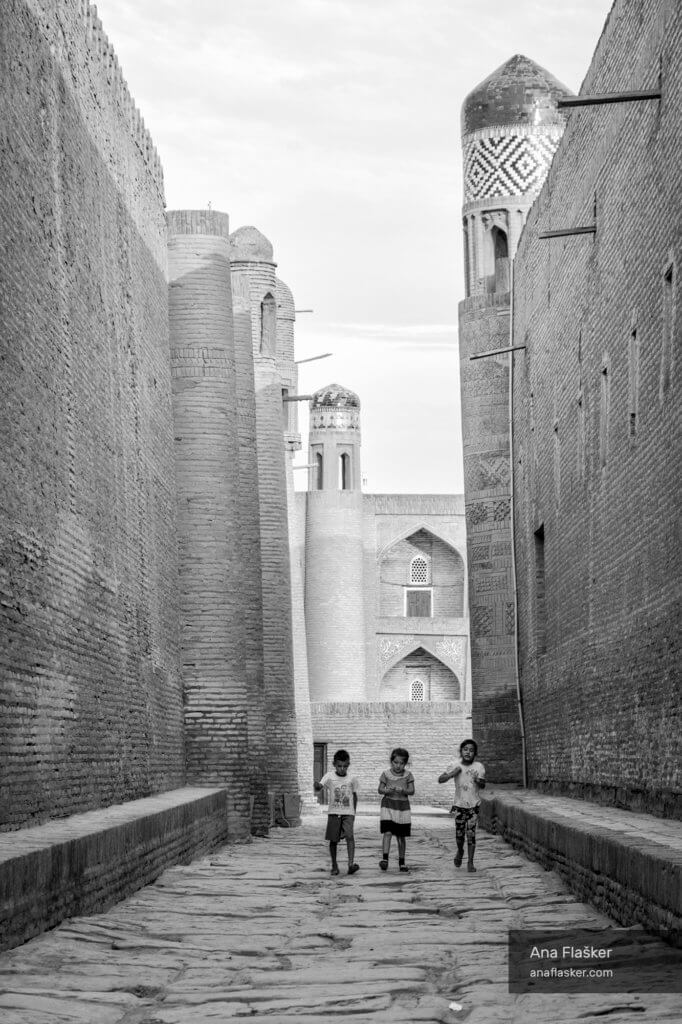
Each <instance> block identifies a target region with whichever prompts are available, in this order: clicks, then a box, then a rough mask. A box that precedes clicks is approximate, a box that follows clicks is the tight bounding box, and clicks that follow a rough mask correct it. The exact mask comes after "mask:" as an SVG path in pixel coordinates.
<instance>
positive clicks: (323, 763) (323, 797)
mask: <svg viewBox="0 0 682 1024" xmlns="http://www.w3.org/2000/svg"><path fill="white" fill-rule="evenodd" d="M326 772H327V744H326V743H313V780H314V781H315V782H319V781H320V779H321V778H322V776H323V775H325V774H326ZM317 801H318V803H321V804H326V802H327V793H326V791H325V790H322V792H321V793H318V794H317Z"/></svg>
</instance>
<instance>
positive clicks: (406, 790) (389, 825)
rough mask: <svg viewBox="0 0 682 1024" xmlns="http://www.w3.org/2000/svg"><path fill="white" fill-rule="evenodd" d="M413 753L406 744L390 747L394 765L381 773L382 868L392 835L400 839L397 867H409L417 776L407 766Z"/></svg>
mask: <svg viewBox="0 0 682 1024" xmlns="http://www.w3.org/2000/svg"><path fill="white" fill-rule="evenodd" d="M409 760H410V755H409V754H408V752H407V751H406V750H405V748H404V747H396V748H395V750H393V751H391V767H390V768H389V770H388V771H387V772H382V773H381V778H380V779H379V792H380V793H381V796H382V800H381V811H380V815H379V817H380V824H379V829H380V831H381V835H382V840H381V860H380V861H379V867H380V868H381V870H382V871H386V870H387V868H388V855H389V853H390V850H391V836H395V837H396V840H397V842H398V867H399V868H400V870H401V871H409V870H410V869H409V868H408V866H407V864H406V863H405V839H406V837H407V836H409V835H410V829H411V821H412V818H411V815H410V800H409V798H410V797H411V796H412V795H413V794H414V776H413V775H412V772H408V771H407V770H406V766H407V762H408V761H409Z"/></svg>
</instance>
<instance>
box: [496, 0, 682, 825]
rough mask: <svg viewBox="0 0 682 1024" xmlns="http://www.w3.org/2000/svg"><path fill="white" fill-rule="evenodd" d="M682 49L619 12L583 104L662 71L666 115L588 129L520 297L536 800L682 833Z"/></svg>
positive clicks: (560, 160) (654, 108)
mask: <svg viewBox="0 0 682 1024" xmlns="http://www.w3.org/2000/svg"><path fill="white" fill-rule="evenodd" d="M681 46H682V11H680V8H679V5H678V4H676V3H674V2H673V0H651V2H650V3H648V4H646V5H645V7H644V6H643V5H642V4H640V3H626V2H622V0H618V2H616V4H615V5H614V8H613V10H612V12H611V15H610V18H609V20H608V22H607V25H606V27H605V30H604V33H603V35H602V37H601V39H600V41H599V45H598V47H597V50H596V52H595V56H594V59H593V62H592V65H591V68H590V70H589V72H588V75H587V77H586V79H585V82H584V85H583V92H584V93H586V94H598V93H608V92H619V91H622V90H626V89H628V90H631V89H653V88H655V87H656V86H657V85H658V81H659V71H660V72H661V74H662V82H663V99H662V101H661V102H658V101H654V102H651V101H648V102H637V103H624V104H619V105H617V106H616V105H613V106H601V107H587V108H579V109H578V110H577V111H575V112H573V113H571V115H570V118H569V122H568V126H567V129H566V133H565V135H564V139H563V142H562V143H561V144H560V146H559V149H558V151H557V156H556V158H555V161H554V164H553V166H552V169H551V171H550V175H549V178H548V181H547V184H546V186H545V188H544V189H543V191H542V193H541V194H540V197H539V199H538V201H537V203H536V205H535V207H534V208H533V210H532V212H531V215H530V217H529V219H528V222H527V225H526V229H525V232H524V235H523V237H522V240H521V244H520V247H519V251H518V254H517V257H516V261H515V292H514V308H515V322H514V331H515V335H514V343H515V344H526V345H527V349H526V351H525V353H523V354H519V355H517V356H516V357H515V361H514V362H515V369H514V410H515V414H514V465H515V493H516V532H517V553H518V557H517V561H518V566H519V573H518V590H519V629H520V663H521V664H520V667H521V680H522V686H523V692H524V704H525V708H526V728H527V734H528V763H529V776H530V781H531V783H532V784H533V785H535V786H537V787H539V788H541V789H546V790H550V791H558V792H563V793H569V794H575V795H580V796H588V797H591V798H594V799H596V800H601V801H605V802H608V803H616V804H618V805H622V806H627V807H632V808H635V809H644V810H648V811H652V812H654V813H658V814H663V815H673V814H675V815H679V814H680V668H679V666H680V655H681V651H680V646H681V645H680V621H681V620H680V610H681V609H680V596H681V593H680V592H681V585H682V584H681V581H682V546H681V545H680V535H679V524H680V521H681V517H680V513H681V511H682V506H681V504H680V488H679V479H680V473H681V471H682V413H681V410H682V403H681V402H680V393H681V389H682V362H681V361H680V359H679V357H678V353H679V339H680V323H681V321H680V287H679V281H680V271H681V269H682V267H681V261H682V251H681V249H680V238H681V237H682V212H681V211H682V207H681V206H680V201H679V188H680V178H681V176H682V165H681V164H680V160H679V153H680V144H681V141H682V120H681V118H680V105H681V99H682V96H681V92H682V70H681V67H680V61H679V53H680V48H681ZM595 201H596V226H597V231H596V235H594V236H591V235H583V236H578V237H572V238H566V239H557V240H551V241H549V240H542V239H539V238H538V232H539V231H541V230H543V229H548V228H550V227H551V228H558V227H562V226H564V225H565V226H573V225H580V224H590V223H593V222H594V220H595ZM670 268H672V270H671V271H670V278H671V279H670V280H667V275H668V273H669V270H670ZM540 527H542V528H543V530H544V541H541V540H540V537H539V535H538V531H539V530H540ZM542 561H543V564H544V570H543V569H542V567H541V563H542ZM538 576H539V577H540V579H538V578H537V577H538ZM543 587H544V599H543V597H542V590H543Z"/></svg>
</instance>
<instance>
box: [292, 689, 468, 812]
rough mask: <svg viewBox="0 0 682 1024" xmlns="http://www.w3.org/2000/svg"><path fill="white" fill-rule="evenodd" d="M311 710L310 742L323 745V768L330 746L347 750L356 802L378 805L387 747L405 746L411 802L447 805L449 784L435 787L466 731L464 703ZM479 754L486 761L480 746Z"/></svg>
mask: <svg viewBox="0 0 682 1024" xmlns="http://www.w3.org/2000/svg"><path fill="white" fill-rule="evenodd" d="M311 710H312V719H313V737H314V740H315V742H316V743H326V744H327V758H328V765H329V768H331V767H332V758H333V756H334V753H335V752H336V750H338V749H345V750H347V751H348V753H349V754H350V758H351V771H352V772H353V774H355V775H357V776H358V780H359V783H360V800H362V801H365V802H368V803H379V801H380V800H381V797H380V796H379V794H378V792H377V787H378V785H379V776H380V775H381V773H382V771H384V770H385V769H386V768H388V767H389V764H390V761H389V758H390V755H391V750H393V748H394V747H406V748H407V749H408V751H409V753H410V770H411V771H412V773H413V775H414V777H415V795H414V798H413V803H415V804H431V805H432V806H435V807H449V806H450V804H451V803H452V797H453V788H452V783H450V784H449V785H448V784H444V785H440V784H439V782H438V776H439V775H440V773H441V772H442V771H443V770H444V769H445V768H446V767H447V765H448V764H450V763H451V762H452V760H453V759H454V757H455V755H456V753H457V751H458V750H459V744H460V743H461V742H462V740H463V739H465V738H467V737H468V736H470V735H471V722H470V715H471V707H470V705H469V703H468V701H441V702H433V703H427V704H419V703H411V702H403V703H399V702H395V703H394V702H367V703H360V702H358V703H344V702H334V703H313V704H312V705H311ZM480 756H481V760H482V761H483V763H484V764H487V757H486V751H485V750H484V749H483V748H482V747H481V750H480ZM377 831H378V830H377Z"/></svg>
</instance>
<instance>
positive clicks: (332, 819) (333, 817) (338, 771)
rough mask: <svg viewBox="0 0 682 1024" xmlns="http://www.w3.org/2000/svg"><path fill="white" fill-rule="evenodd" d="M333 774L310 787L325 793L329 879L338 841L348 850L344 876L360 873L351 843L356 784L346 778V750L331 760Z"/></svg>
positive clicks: (334, 870)
mask: <svg viewBox="0 0 682 1024" xmlns="http://www.w3.org/2000/svg"><path fill="white" fill-rule="evenodd" d="M332 763H333V765H334V770H333V771H331V772H327V774H326V775H323V776H322V778H321V779H320V781H319V782H316V783H314V788H315V792H316V793H319V792H320V790H322V789H326V790H327V794H328V797H329V806H328V808H327V831H326V833H325V839H327V840H328V841H329V853H330V856H331V859H332V870H331V873H332V875H338V873H339V866H338V864H337V863H336V850H337V847H338V845H339V841H340V840H341V839H345V840H346V846H347V847H348V874H349V875H354V874H355V872H356V871H359V870H360V865H359V864H356V863H355V839H354V837H353V825H354V823H355V808H356V807H357V805H358V780H357V778H356V777H355V776H354V775H349V774H348V768H349V767H350V754H349V753H348V751H347V750H337V751H336V753H335V754H334V760H333V762H332Z"/></svg>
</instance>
